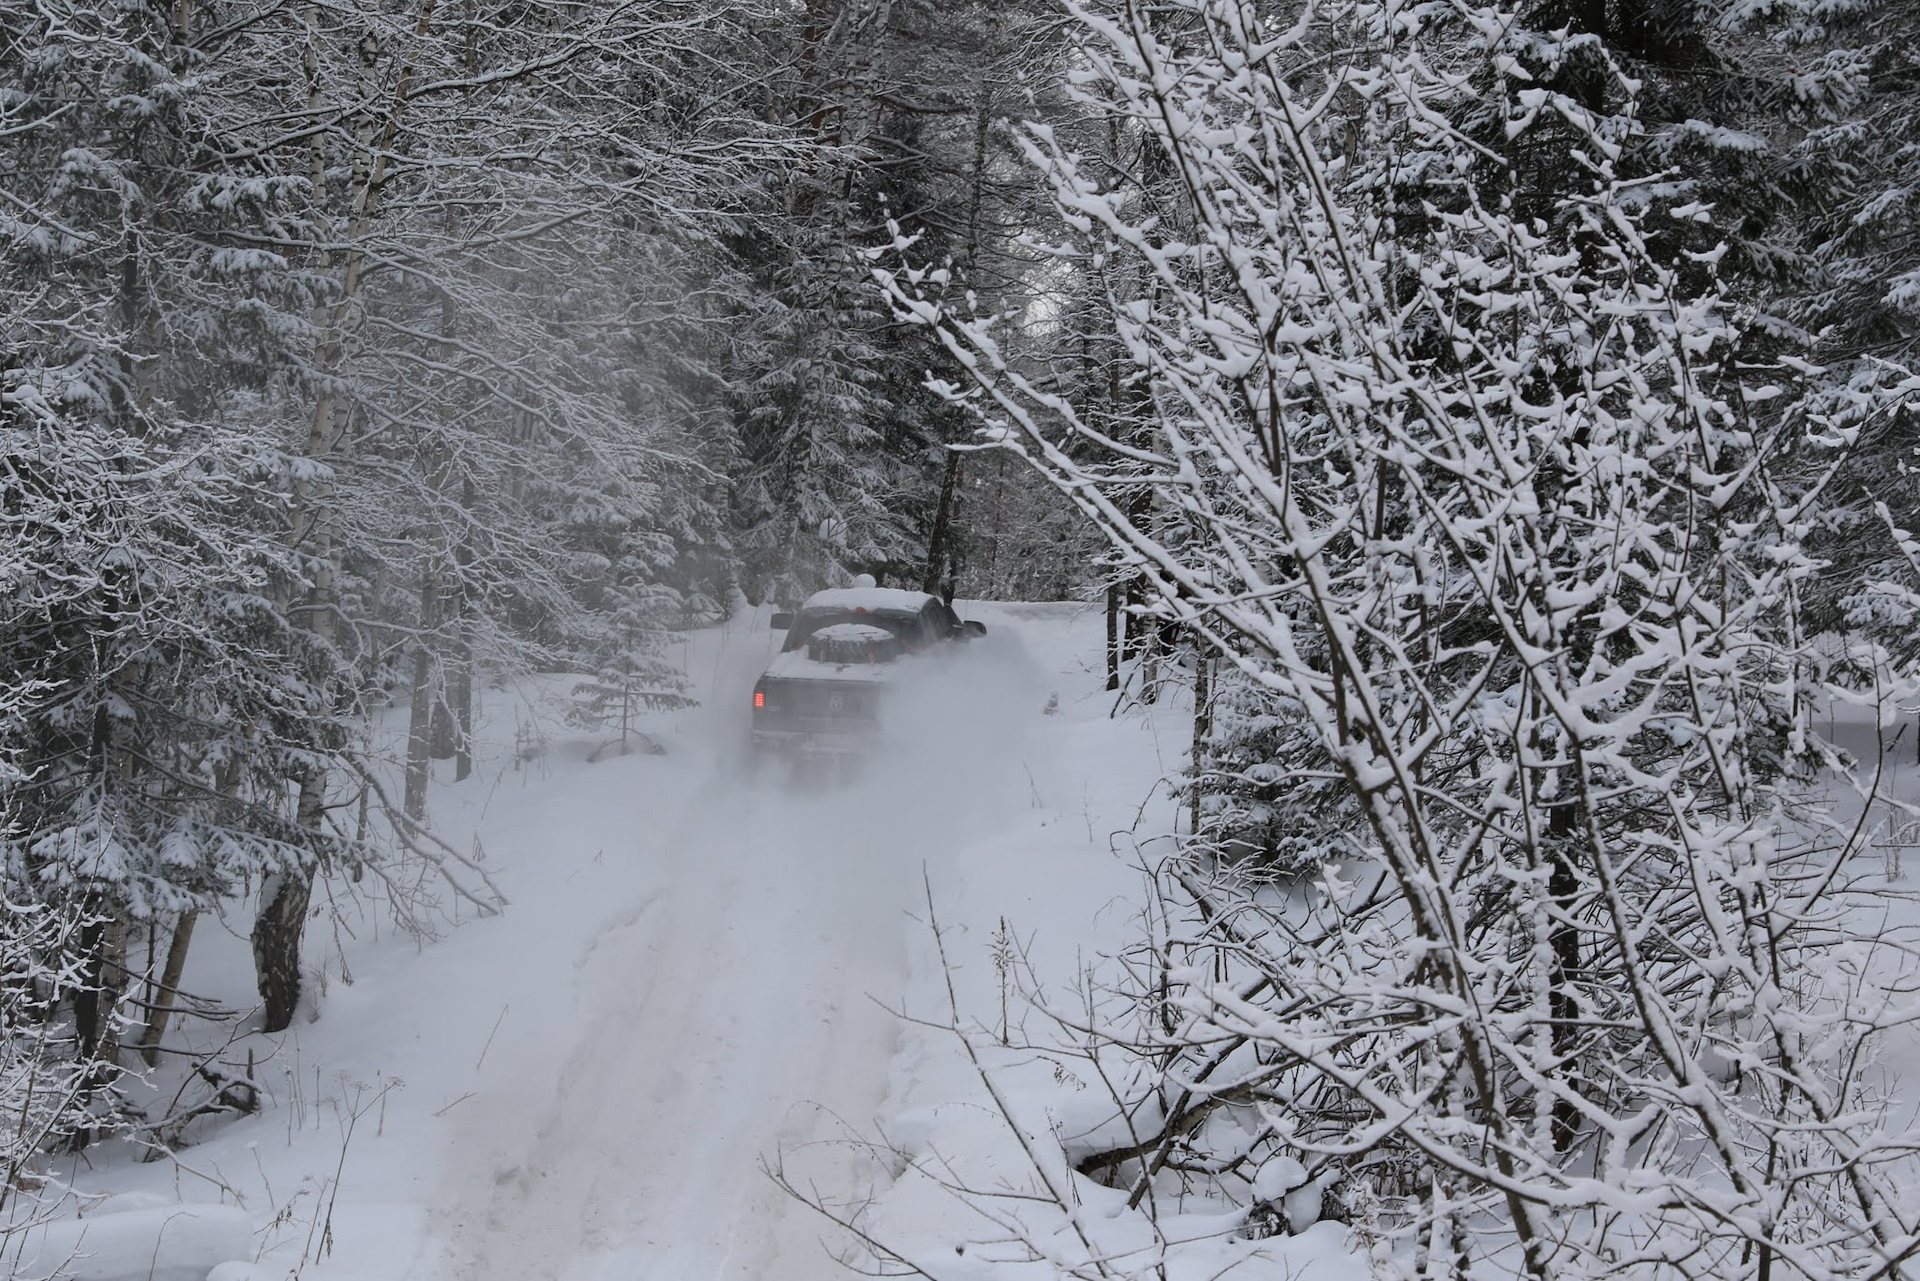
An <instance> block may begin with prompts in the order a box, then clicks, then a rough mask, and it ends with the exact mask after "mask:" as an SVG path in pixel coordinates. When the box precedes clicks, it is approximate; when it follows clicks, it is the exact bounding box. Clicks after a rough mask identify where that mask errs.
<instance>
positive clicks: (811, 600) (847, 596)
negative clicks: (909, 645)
mask: <svg viewBox="0 0 1920 1281" xmlns="http://www.w3.org/2000/svg"><path fill="white" fill-rule="evenodd" d="M932 599H933V597H931V596H929V595H927V594H926V593H925V592H910V591H908V590H907V589H906V588H904V587H831V588H828V589H827V590H826V591H824V592H815V593H814V594H813V595H811V596H809V597H807V603H806V604H804V605H802V606H801V607H800V612H801V613H803V614H811V613H813V612H814V611H816V610H827V609H834V610H839V609H844V610H854V611H857V610H863V609H864V610H867V611H868V612H870V613H875V614H917V613H919V612H920V610H921V608H922V607H923V606H925V605H926V603H927V602H928V601H930V600H932Z"/></svg>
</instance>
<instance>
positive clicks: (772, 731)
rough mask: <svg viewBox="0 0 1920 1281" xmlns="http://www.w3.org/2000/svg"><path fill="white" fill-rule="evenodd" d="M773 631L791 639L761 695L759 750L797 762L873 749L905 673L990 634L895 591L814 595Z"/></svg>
mask: <svg viewBox="0 0 1920 1281" xmlns="http://www.w3.org/2000/svg"><path fill="white" fill-rule="evenodd" d="M773 626H774V627H775V628H777V629H784V630H785V631H786V633H787V636H786V640H785V642H784V643H783V644H782V645H781V646H780V652H779V653H778V654H776V655H774V658H773V661H772V662H771V663H769V664H768V665H767V670H766V672H765V673H764V674H762V676H761V677H760V680H759V681H758V682H757V683H756V684H755V685H754V687H753V746H754V749H755V751H756V752H757V753H782V754H792V755H800V754H810V753H837V754H862V753H866V752H868V751H870V750H872V747H873V745H874V741H875V737H876V732H877V730H878V727H879V721H880V708H881V701H882V699H883V698H884V697H885V691H886V687H887V685H888V683H889V682H890V681H891V680H892V679H893V678H894V676H895V674H896V673H897V672H898V671H899V670H900V669H901V667H902V666H903V665H910V664H912V663H914V662H916V661H918V660H919V659H921V658H923V657H924V656H927V655H929V654H932V653H934V652H936V651H938V650H940V649H942V648H943V647H945V646H948V645H954V644H959V643H962V642H965V641H969V640H972V639H973V638H974V637H976V636H984V635H986V634H987V629H986V626H985V625H984V624H981V623H975V622H962V621H961V620H960V618H959V617H958V616H956V615H955V614H954V612H953V608H952V606H951V605H949V604H948V603H947V602H946V601H944V600H942V599H941V598H940V597H938V596H930V595H928V594H927V593H925V592H913V591H905V590H902V589H899V588H891V587H843V588H836V589H834V590H831V591H824V592H815V593H814V594H813V595H812V596H810V597H808V598H807V602H806V604H804V605H802V606H801V607H800V610H799V612H798V613H797V614H784V613H782V614H775V615H774V616H773Z"/></svg>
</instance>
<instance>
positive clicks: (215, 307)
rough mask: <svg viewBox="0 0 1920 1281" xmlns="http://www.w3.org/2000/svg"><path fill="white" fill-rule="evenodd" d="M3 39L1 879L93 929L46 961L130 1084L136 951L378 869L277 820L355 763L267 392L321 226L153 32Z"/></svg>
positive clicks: (82, 31)
mask: <svg viewBox="0 0 1920 1281" xmlns="http://www.w3.org/2000/svg"><path fill="white" fill-rule="evenodd" d="M181 12H182V14H183V15H184V14H185V12H186V10H185V9H184V8H183V10H182V11H181ZM0 29H4V31H5V32H6V33H7V34H6V36H5V37H4V38H3V39H0V67H4V76H5V81H6V83H7V84H8V86H9V88H8V90H7V92H6V95H5V97H4V99H3V100H0V156H3V157H4V163H3V164H0V171H3V172H4V173H5V175H6V176H5V181H6V183H7V191H8V195H9V196H10V197H11V198H12V199H11V200H10V201H9V207H8V211H7V213H6V214H5V215H4V216H0V235H4V236H5V238H6V244H7V250H6V253H5V255H4V263H3V265H0V296H4V297H5V298H6V299H7V309H6V319H5V322H4V331H0V332H3V335H4V337H3V340H4V342H5V345H6V349H5V352H4V359H3V360H0V371H3V372H0V459H4V460H5V461H4V467H5V484H4V495H5V501H4V504H3V505H0V546H4V547H5V548H6V551H5V552H4V553H0V617H3V618H4V622H3V623H0V689H3V690H4V692H3V693H0V705H4V709H5V710H4V713H0V737H3V738H4V748H0V757H4V758H5V759H6V760H7V761H8V762H9V764H10V766H11V767H12V769H13V771H14V772H13V774H12V776H11V777H10V778H8V779H7V780H5V782H4V785H3V786H4V797H3V799H4V807H5V817H6V830H5V838H4V839H5V847H4V858H5V866H4V873H5V877H6V881H7V893H8V896H9V901H10V902H15V903H18V904H21V905H23V912H24V911H25V910H26V909H29V908H30V909H33V910H34V911H45V912H48V913H52V914H53V915H54V916H55V917H56V918H59V919H80V920H82V921H83V922H84V923H85V924H84V927H83V928H81V929H80V930H79V931H78V932H77V933H74V932H72V931H60V932H58V936H59V937H60V938H61V939H62V940H63V942H62V947H71V948H73V949H74V950H73V951H72V952H71V953H69V954H67V955H64V956H62V957H58V958H53V957H49V958H44V959H45V963H47V964H49V965H52V966H53V967H54V968H55V969H61V968H64V967H67V966H73V967H77V968H75V969H74V975H75V984H76V985H75V986H73V988H72V990H73V991H75V992H77V993H79V994H80V996H79V998H77V999H78V1001H79V1004H78V1006H77V1007H76V1012H75V1014H74V1017H75V1020H76V1027H77V1037H76V1040H75V1042H74V1046H75V1048H76V1050H77V1052H79V1053H80V1054H82V1055H83V1056H91V1055H95V1054H103V1055H104V1056H105V1057H106V1058H107V1059H110V1058H111V1054H110V1052H109V1050H110V1045H111V1038H112V1036H113V1033H114V1029H115V1028H116V1027H117V1025H118V1020H119V1013H118V1009H117V1004H118V1001H119V1000H120V997H121V994H122V993H123V991H124V988H125V986H126V981H127V978H128V970H127V963H126V957H125V946H126V942H127V939H128V935H129V932H130V931H142V930H144V931H148V932H164V931H169V930H171V929H172V928H173V926H174V922H175V920H176V919H178V918H181V917H186V918H189V919H190V917H191V915H192V914H193V913H194V912H196V911H198V910H200V909H202V908H204V907H207V906H209V905H211V904H212V903H213V902H215V901H216V900H217V899H219V898H221V897H223V896H226V895H231V894H236V893H240V892H243V891H244V890H245V888H246V887H248V886H249V885H252V884H259V883H261V882H270V881H272V880H273V879H275V878H280V877H285V876H288V875H296V876H298V875H305V874H307V872H308V871H309V870H310V869H311V868H312V867H314V866H315V865H317V864H321V863H328V862H339V861H343V860H350V859H356V858H358V857H359V856H360V854H361V851H360V850H359V849H358V848H357V847H356V846H355V844H354V842H353V841H352V840H351V839H350V838H343V837H340V836H338V835H336V834H334V833H331V832H327V831H317V830H302V829H300V828H299V827H298V826H297V825H296V824H295V823H294V822H293V816H292V814H291V813H290V811H289V806H288V803H287V785H288V781H289V780H290V779H293V778H297V777H299V776H301V775H302V774H303V773H304V772H306V771H308V770H309V769H312V768H315V767H320V768H325V767H326V765H327V763H328V762H331V761H336V760H338V759H339V757H340V755H341V753H342V752H343V749H344V746H345V741H346V731H345V728H344V726H343V724H342V716H343V711H344V710H346V709H349V708H350V707H351V703H352V688H353V685H354V681H353V678H352V674H351V672H350V671H349V670H348V669H347V668H346V667H345V666H344V664H342V663H341V662H340V661H339V656H338V655H337V653H335V652H334V651H333V650H331V649H329V648H328V647H325V646H319V645H315V644H313V643H312V639H311V637H310V636H309V635H307V634H306V633H304V632H303V631H301V630H300V629H298V628H297V627H294V626H292V625H290V624H289V621H288V619H287V617H286V614H285V612H284V610H283V608H282V605H283V603H284V601H285V600H286V598H287V596H288V594H289V592H290V591H292V590H294V589H295V588H296V586H297V584H298V583H299V582H300V580H301V578H302V576H303V573H304V567H303V566H301V565H300V564H299V563H298V562H297V561H296V560H294V559H293V558H292V557H291V556H289V555H288V554H287V552H286V550H285V545H284V542H283V540H282V538H281V530H282V528H283V525H284V521H285V519H286V509H287V490H288V478H289V476H290V474H292V472H293V471H294V469H293V467H292V466H291V465H290V464H289V461H288V459H287V458H286V457H285V456H284V455H283V454H282V453H281V452H280V451H279V450H277V449H276V448H275V447H274V444H273V438H274V436H275V434H276V430H277V428H278V427H279V426H280V425H281V423H282V421H283V420H282V419H281V418H280V417H279V416H278V413H277V410H276V407H275V406H276V391H277V389H278V387H279V386H281V385H282V384H281V380H283V379H285V378H286V377H287V375H288V372H289V371H290V370H291V369H293V368H294V366H295V364H296V360H295V357H294V354H293V347H294V346H295V345H296V344H297V343H298V341H299V337H298V331H299V323H298V321H297V320H295V319H294V317H295V316H296V315H297V314H298V311H299V309H300V308H301V307H303V306H304V304H305V300H306V298H307V296H308V295H307V290H308V288H309V286H310V283H311V282H310V281H308V280H306V279H304V278H303V277H302V275H301V273H299V272H298V271H297V270H295V269H293V268H292V267H291V266H290V265H289V263H288V262H287V261H286V260H285V259H284V258H282V257H281V256H279V255H277V254H276V253H274V252H272V251H271V250H270V249H267V248H263V247H262V246H263V245H269V244H272V243H274V242H275V241H276V240H278V239H280V238H281V237H284V236H286V235H289V234H293V230H292V229H295V228H297V227H299V226H300V225H301V224H300V218H299V211H298V205H297V189H296V188H297V184H294V183H292V182H289V181H286V180H284V179H282V178H280V177H278V176H277V175H275V174H274V173H273V172H272V170H271V168H270V166H268V165H267V164H266V163H265V162H264V161H263V159H262V156H261V153H260V151H259V149H258V148H257V147H254V146H252V145H251V144H246V143H243V141H242V140H243V139H246V138H247V137H248V135H247V134H246V132H245V130H246V129H247V128H248V127H249V126H251V125H253V124H257V121H253V120H249V119H247V118H246V117H245V116H244V114H242V115H241V116H239V117H236V116H234V115H230V114H228V111H229V108H230V107H231V105H232V104H231V103H229V102H226V101H224V100H222V99H220V98H219V97H218V96H217V95H206V94H203V93H202V92H201V90H202V88H203V87H204V78H205V77H206V76H207V75H208V74H209V68H210V60H209V59H208V58H207V57H206V56H205V55H203V54H202V53H201V52H200V51H198V50H196V49H194V48H193V47H192V46H191V45H190V44H187V43H183V42H182V40H181V39H180V38H179V32H177V31H176V29H175V28H174V27H173V26H172V25H171V23H170V22H169V21H168V20H167V18H166V17H165V16H164V15H161V14H158V13H157V12H155V11H154V10H152V9H151V8H150V7H148V6H144V5H138V4H107V5H80V6H68V5H59V4H56V5H33V6H20V5H8V6H5V7H4V9H3V10H0ZM75 914H77V917H76V916H75ZM19 921H20V923H21V924H22V925H23V926H24V925H26V924H27V923H29V922H30V916H29V915H24V914H23V915H22V916H21V917H20V918H19ZM13 924H14V921H13V918H12V916H11V915H9V917H8V919H7V921H5V922H0V928H8V929H10V928H12V925H13ZM24 946H27V947H29V948H30V949H31V948H32V947H33V946H35V945H34V944H32V942H31V941H30V940H29V941H28V942H27V943H25V944H24ZM162 1005H163V1006H164V998H163V1001H162ZM93 1083H94V1085H95V1086H96V1087H99V1088H100V1089H101V1090H102V1093H101V1094H100V1095H99V1098H100V1099H101V1100H103V1101H104V1100H105V1099H107V1098H108V1097H109V1093H108V1092H109V1091H110V1087H111V1085H112V1081H111V1079H110V1074H109V1075H107V1076H99V1077H96V1078H95V1079H94V1082H93Z"/></svg>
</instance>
